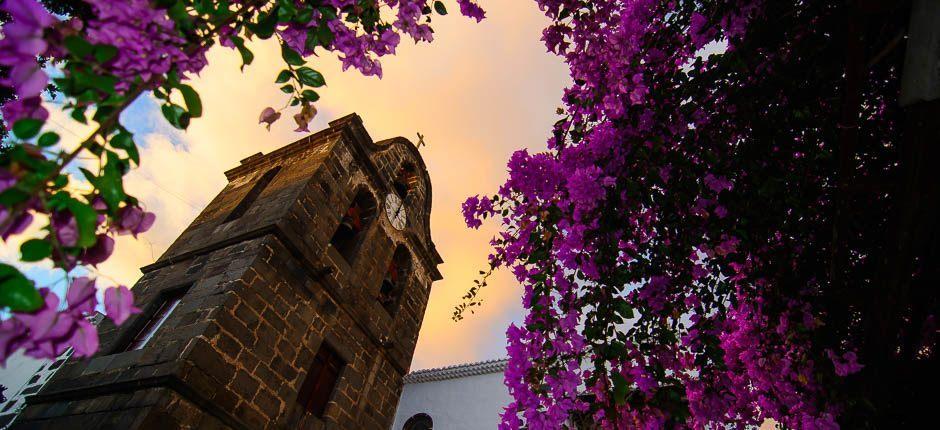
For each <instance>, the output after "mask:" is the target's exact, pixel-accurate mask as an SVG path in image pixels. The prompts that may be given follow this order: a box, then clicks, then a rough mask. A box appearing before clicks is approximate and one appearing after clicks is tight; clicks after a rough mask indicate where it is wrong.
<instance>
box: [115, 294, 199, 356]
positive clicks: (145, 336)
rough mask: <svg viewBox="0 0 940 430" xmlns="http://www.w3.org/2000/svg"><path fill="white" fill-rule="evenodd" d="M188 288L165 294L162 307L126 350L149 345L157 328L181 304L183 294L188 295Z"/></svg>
mask: <svg viewBox="0 0 940 430" xmlns="http://www.w3.org/2000/svg"><path fill="white" fill-rule="evenodd" d="M187 289H188V288H179V289H177V290H175V291H173V292H170V293H169V294H167V295H165V296H164V297H163V302H162V303H160V307H158V308H157V310H156V312H154V313H153V315H151V316H150V319H149V320H147V324H145V325H144V326H143V328H141V329H140V331H139V332H137V334H136V335H135V336H134V338H133V339H131V341H130V343H128V344H127V347H126V348H124V351H134V350H138V349H143V347H144V346H147V343H148V342H150V339H153V336H154V335H155V334H157V330H159V329H160V327H161V326H163V323H165V322H166V320H167V319H168V318H169V317H170V314H172V313H173V311H174V310H176V308H177V307H178V306H179V304H180V302H181V301H182V300H183V296H184V295H186V290H187Z"/></svg>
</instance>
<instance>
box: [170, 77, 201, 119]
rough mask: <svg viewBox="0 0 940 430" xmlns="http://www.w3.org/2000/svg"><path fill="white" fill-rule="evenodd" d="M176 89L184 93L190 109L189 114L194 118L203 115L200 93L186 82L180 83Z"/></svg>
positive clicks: (187, 106) (184, 98)
mask: <svg viewBox="0 0 940 430" xmlns="http://www.w3.org/2000/svg"><path fill="white" fill-rule="evenodd" d="M176 89H178V90H180V92H181V93H183V101H185V102H186V110H188V111H189V116H191V117H193V118H199V117H200V116H202V100H200V99H199V93H197V92H196V90H194V89H193V87H191V86H189V85H186V84H179V85H177V86H176Z"/></svg>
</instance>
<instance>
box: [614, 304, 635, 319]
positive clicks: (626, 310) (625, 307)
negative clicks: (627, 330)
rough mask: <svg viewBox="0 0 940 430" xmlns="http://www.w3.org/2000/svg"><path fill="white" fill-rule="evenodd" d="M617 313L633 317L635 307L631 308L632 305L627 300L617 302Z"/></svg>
mask: <svg viewBox="0 0 940 430" xmlns="http://www.w3.org/2000/svg"><path fill="white" fill-rule="evenodd" d="M617 313H618V314H620V316H622V317H624V318H625V319H631V318H633V308H631V307H630V305H629V304H627V302H626V301H624V300H620V301H618V302H617Z"/></svg>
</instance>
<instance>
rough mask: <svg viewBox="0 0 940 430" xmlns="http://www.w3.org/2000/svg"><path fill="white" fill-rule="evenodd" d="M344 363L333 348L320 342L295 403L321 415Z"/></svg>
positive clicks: (324, 410) (318, 415)
mask: <svg viewBox="0 0 940 430" xmlns="http://www.w3.org/2000/svg"><path fill="white" fill-rule="evenodd" d="M345 365H346V363H345V362H343V359H342V358H340V356H339V354H337V353H336V351H334V350H333V348H331V347H330V346H329V345H327V344H326V342H323V343H321V344H320V350H319V351H317V355H316V357H314V358H313V364H312V365H311V366H310V369H309V370H308V371H307V377H306V379H304V382H303V384H302V385H301V386H300V393H298V395H297V403H298V404H299V405H300V406H303V408H304V410H306V411H307V412H310V413H312V414H314V415H316V416H317V417H322V416H323V413H324V412H326V404H327V403H328V402H329V401H330V397H331V396H332V395H333V389H334V388H335V387H336V382H337V381H339V375H340V373H341V372H342V370H343V366H345Z"/></svg>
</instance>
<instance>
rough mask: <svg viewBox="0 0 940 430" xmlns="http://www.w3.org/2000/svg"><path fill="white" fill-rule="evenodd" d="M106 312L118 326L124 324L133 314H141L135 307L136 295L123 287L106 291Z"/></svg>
mask: <svg viewBox="0 0 940 430" xmlns="http://www.w3.org/2000/svg"><path fill="white" fill-rule="evenodd" d="M104 310H105V312H106V313H107V314H108V318H111V319H112V320H113V321H114V323H115V324H117V325H121V324H124V321H127V319H128V318H130V316H131V315H132V314H139V313H140V309H138V308H137V307H135V306H134V294H132V293H131V290H129V289H128V288H127V287H125V286H123V285H120V286H117V287H112V288H108V289H107V290H105V291H104Z"/></svg>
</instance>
